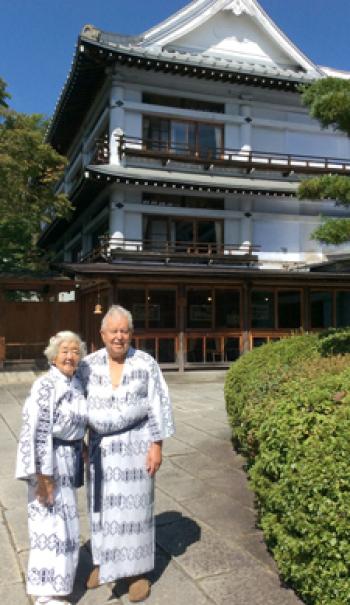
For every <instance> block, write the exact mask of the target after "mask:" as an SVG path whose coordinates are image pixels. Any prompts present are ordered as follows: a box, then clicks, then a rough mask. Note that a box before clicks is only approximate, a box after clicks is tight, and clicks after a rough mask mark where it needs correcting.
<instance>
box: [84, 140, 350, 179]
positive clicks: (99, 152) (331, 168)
mask: <svg viewBox="0 0 350 605" xmlns="http://www.w3.org/2000/svg"><path fill="white" fill-rule="evenodd" d="M117 146H118V152H119V155H120V157H121V158H123V157H144V158H150V159H158V160H161V162H162V163H163V164H164V165H165V164H167V163H169V162H185V163H190V164H201V165H203V167H204V168H206V169H210V168H213V167H214V166H217V167H226V168H227V167H231V168H242V169H244V170H246V171H247V172H248V173H249V172H253V171H254V170H259V171H262V170H263V171H278V172H282V173H283V175H284V176H289V175H291V174H293V173H295V174H350V158H349V159H345V158H343V159H340V158H333V157H325V156H317V155H303V154H286V153H277V152H265V151H258V150H254V151H245V150H241V149H224V148H222V147H218V148H215V147H210V148H209V147H200V146H192V145H186V144H180V145H179V144H177V145H175V144H173V143H169V142H165V141H161V140H155V139H145V138H139V137H129V136H124V135H121V136H118V137H117ZM109 157H110V152H109V143H108V139H107V138H106V137H104V138H103V139H99V140H98V141H97V142H96V153H95V156H94V158H93V160H92V163H96V164H108V163H109Z"/></svg>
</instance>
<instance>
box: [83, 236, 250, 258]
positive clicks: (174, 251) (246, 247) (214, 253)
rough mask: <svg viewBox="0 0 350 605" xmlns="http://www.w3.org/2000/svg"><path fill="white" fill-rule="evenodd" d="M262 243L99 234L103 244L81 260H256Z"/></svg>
mask: <svg viewBox="0 0 350 605" xmlns="http://www.w3.org/2000/svg"><path fill="white" fill-rule="evenodd" d="M258 249H259V246H254V245H251V244H220V243H217V242H188V241H167V240H162V241H155V240H147V239H144V240H134V239H133V240H124V239H121V238H113V237H112V238H110V237H106V236H102V237H100V245H99V246H97V247H96V248H94V250H92V251H91V252H89V254H87V255H86V256H85V257H84V258H83V259H82V262H94V261H96V260H98V259H102V260H106V261H108V262H113V260H114V259H121V258H125V259H129V260H134V259H137V260H140V259H143V260H153V261H154V260H159V261H163V262H166V263H169V262H171V261H179V262H184V263H186V262H187V263H188V262H191V263H192V262H203V261H204V262H206V263H209V264H212V263H214V262H215V263H217V262H219V263H224V264H237V263H238V264H256V263H257V261H258V257H257V255H256V252H257V251H258Z"/></svg>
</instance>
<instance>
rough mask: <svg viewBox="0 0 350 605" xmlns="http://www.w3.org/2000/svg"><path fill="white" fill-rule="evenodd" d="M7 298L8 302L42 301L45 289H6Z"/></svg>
mask: <svg viewBox="0 0 350 605" xmlns="http://www.w3.org/2000/svg"><path fill="white" fill-rule="evenodd" d="M4 295H5V300H7V301H8V302H33V303H35V302H42V301H43V300H44V291H43V290H5V292H4Z"/></svg>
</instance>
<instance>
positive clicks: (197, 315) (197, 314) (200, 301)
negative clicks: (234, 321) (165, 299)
mask: <svg viewBox="0 0 350 605" xmlns="http://www.w3.org/2000/svg"><path fill="white" fill-rule="evenodd" d="M212 308H213V295H212V291H211V290H189V291H188V293H187V326H188V327H189V328H211V326H212Z"/></svg>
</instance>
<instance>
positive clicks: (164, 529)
mask: <svg viewBox="0 0 350 605" xmlns="http://www.w3.org/2000/svg"><path fill="white" fill-rule="evenodd" d="M155 524H156V562H155V568H154V570H153V571H152V572H150V573H148V574H145V575H146V576H147V578H149V580H150V581H151V583H152V584H155V583H156V582H158V580H159V579H160V578H161V577H162V575H163V573H164V572H165V570H166V568H167V567H168V565H169V563H170V561H171V559H172V558H173V557H178V556H179V555H181V554H183V553H184V552H185V551H186V549H187V548H188V547H189V546H190V545H191V544H193V543H194V542H198V541H199V540H200V538H201V528H200V527H199V525H198V524H197V523H196V522H195V521H193V520H192V519H190V518H189V517H184V516H183V515H182V514H181V513H179V512H178V511H167V512H163V513H160V514H159V515H156V517H155ZM127 592H128V585H127V582H126V581H125V580H118V582H117V584H116V586H115V587H114V588H113V594H114V595H115V596H116V597H117V598H119V597H121V596H123V595H124V594H125V593H127Z"/></svg>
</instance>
